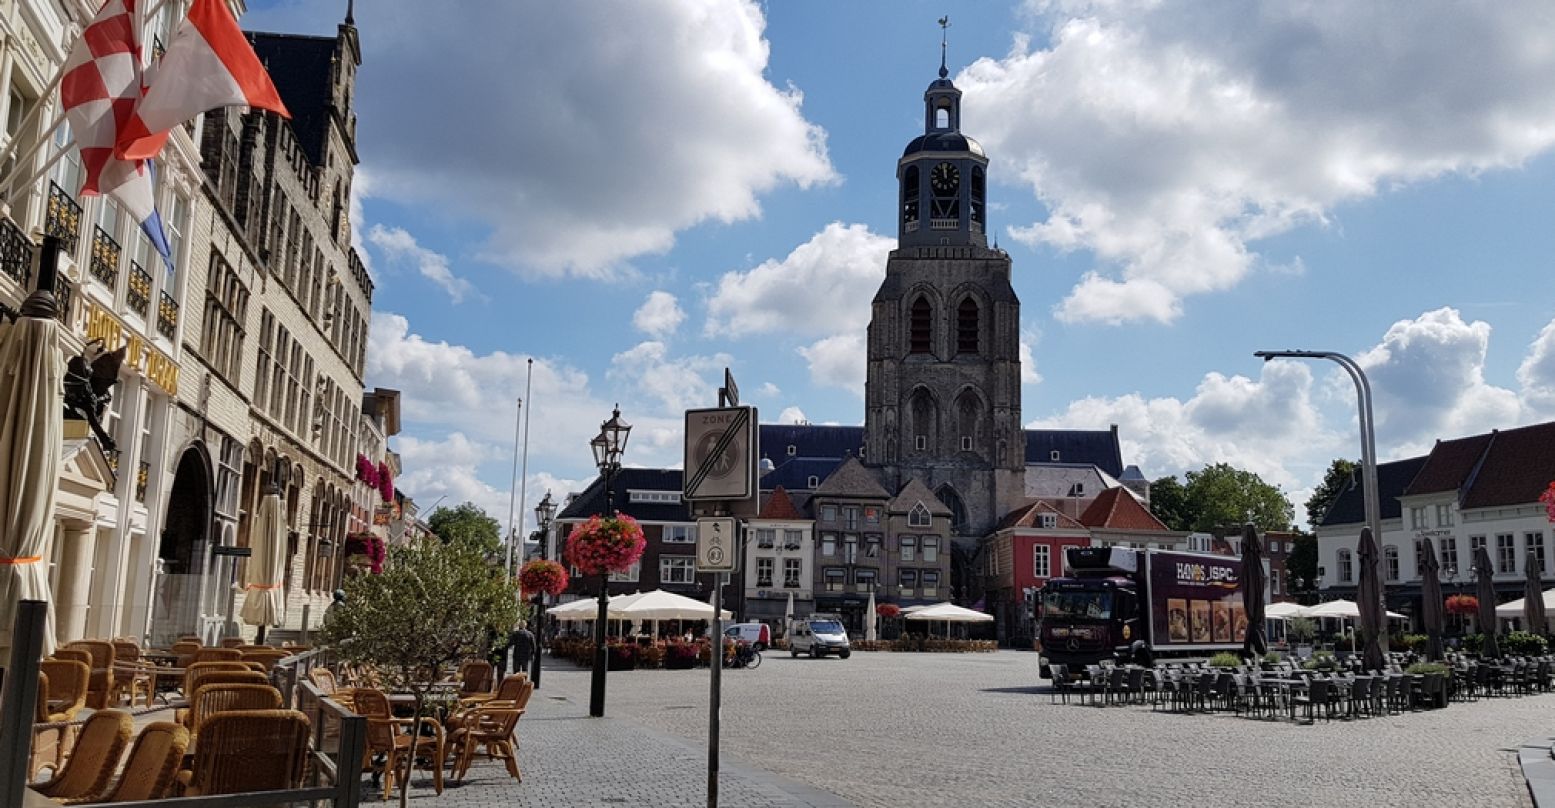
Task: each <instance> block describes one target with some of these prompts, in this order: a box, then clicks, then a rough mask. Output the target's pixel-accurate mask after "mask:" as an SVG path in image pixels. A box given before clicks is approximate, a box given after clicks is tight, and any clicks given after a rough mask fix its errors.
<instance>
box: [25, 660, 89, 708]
mask: <svg viewBox="0 0 1555 808" xmlns="http://www.w3.org/2000/svg"><path fill="white" fill-rule="evenodd" d="M38 670H39V671H40V672H41V673H42V674H43V675H45V676H47V677H48V678H49V688H48V696H47V702H48V715H49V717H48V719H47V720H48V721H74V720H76V713H79V712H81V708H82V707H85V706H86V692H87V683H88V681H89V680H90V678H91V675H92V669H91V668H90V667H88V666H87V664H86V663H85V662H81V661H79V660H74V659H45V660H43V662H41V663H40V664H39V665H38ZM38 692H39V699H40V700H41V699H43V698H44V696H43V695H42V694H43V691H42V689H41V688H40V689H39V691H38Z"/></svg>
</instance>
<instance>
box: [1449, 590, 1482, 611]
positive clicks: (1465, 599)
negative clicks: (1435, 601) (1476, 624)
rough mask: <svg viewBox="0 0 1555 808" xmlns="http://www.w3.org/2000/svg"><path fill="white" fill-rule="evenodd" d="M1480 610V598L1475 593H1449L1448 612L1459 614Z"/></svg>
mask: <svg viewBox="0 0 1555 808" xmlns="http://www.w3.org/2000/svg"><path fill="white" fill-rule="evenodd" d="M1478 611H1479V598H1477V597H1475V596H1473V595H1449V596H1448V597H1447V613H1448V614H1459V615H1472V614H1474V613H1476V612H1478Z"/></svg>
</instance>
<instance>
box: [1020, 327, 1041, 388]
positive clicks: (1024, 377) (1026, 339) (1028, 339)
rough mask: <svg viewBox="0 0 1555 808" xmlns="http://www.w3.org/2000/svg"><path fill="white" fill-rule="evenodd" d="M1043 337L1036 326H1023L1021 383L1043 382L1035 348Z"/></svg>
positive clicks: (1021, 338)
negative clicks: (1038, 368)
mask: <svg viewBox="0 0 1555 808" xmlns="http://www.w3.org/2000/svg"><path fill="white" fill-rule="evenodd" d="M1041 339H1042V334H1041V333H1040V332H1039V331H1037V329H1036V328H1034V327H1032V328H1022V329H1021V332H1020V383H1021V384H1041V383H1042V374H1041V373H1038V372H1037V358H1036V352H1035V348H1036V345H1037V343H1038V342H1039V341H1041Z"/></svg>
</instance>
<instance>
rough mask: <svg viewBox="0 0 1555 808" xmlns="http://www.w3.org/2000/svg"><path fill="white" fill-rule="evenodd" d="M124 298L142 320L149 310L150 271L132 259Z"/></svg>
mask: <svg viewBox="0 0 1555 808" xmlns="http://www.w3.org/2000/svg"><path fill="white" fill-rule="evenodd" d="M124 299H125V301H126V302H127V303H129V304H130V311H133V312H135V313H136V314H139V315H140V319H142V320H144V319H146V316H147V315H148V314H149V313H150V312H151V273H150V272H147V271H146V270H145V269H143V268H142V267H141V265H140V264H138V263H136V262H134V261H131V262H130V288H129V291H128V292H126V293H125V295H124Z"/></svg>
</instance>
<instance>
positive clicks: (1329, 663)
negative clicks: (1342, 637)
mask: <svg viewBox="0 0 1555 808" xmlns="http://www.w3.org/2000/svg"><path fill="white" fill-rule="evenodd" d="M1338 665H1339V660H1338V659H1337V658H1335V657H1334V652H1332V651H1318V652H1316V653H1314V654H1312V658H1311V659H1308V660H1307V661H1306V662H1303V663H1301V667H1303V668H1306V669H1307V670H1309V671H1316V670H1322V671H1331V670H1333V669H1334V668H1335V667H1337V666H1338Z"/></svg>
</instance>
